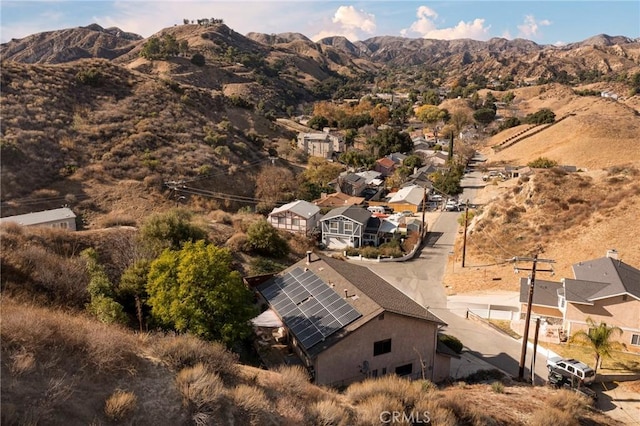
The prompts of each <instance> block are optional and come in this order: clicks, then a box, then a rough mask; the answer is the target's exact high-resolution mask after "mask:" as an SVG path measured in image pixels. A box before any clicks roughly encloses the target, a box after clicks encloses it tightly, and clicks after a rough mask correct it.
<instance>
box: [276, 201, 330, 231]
mask: <svg viewBox="0 0 640 426" xmlns="http://www.w3.org/2000/svg"><path fill="white" fill-rule="evenodd" d="M320 216H321V215H320V208H319V207H318V206H316V205H315V204H311V203H310V202H308V201H304V200H297V201H293V202H291V203H288V204H285V205H283V206H281V207H276V208H274V209H273V211H271V213H269V216H268V219H267V220H268V221H269V223H270V224H271V225H272V226H273V227H274V228H276V229H282V230H285V231H290V232H300V233H305V234H307V233H309V232H311V231H313V229H315V227H316V226H317V225H318V220H319V219H320Z"/></svg>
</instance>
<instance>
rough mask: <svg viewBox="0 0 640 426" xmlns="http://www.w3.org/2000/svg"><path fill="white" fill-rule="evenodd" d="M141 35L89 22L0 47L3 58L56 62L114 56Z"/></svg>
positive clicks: (118, 54)
mask: <svg viewBox="0 0 640 426" xmlns="http://www.w3.org/2000/svg"><path fill="white" fill-rule="evenodd" d="M142 40H143V37H142V36H139V35H137V34H133V33H127V32H124V31H122V30H120V29H119V28H106V29H105V28H102V27H101V26H100V25H97V24H91V25H88V26H86V27H77V28H68V29H64V30H58V31H47V32H44V33H38V34H33V35H30V36H28V37H25V38H22V39H20V40H16V39H13V40H11V41H10V42H8V43H4V44H2V46H1V47H0V56H2V58H3V59H7V60H11V61H16V62H24V63H27V64H59V63H63V62H71V61H75V60H78V59H85V58H103V59H115V58H117V57H119V56H122V55H124V54H125V53H127V52H129V51H130V50H131V49H133V48H134V47H135V46H136V45H137V44H139V43H140V42H141V41H142Z"/></svg>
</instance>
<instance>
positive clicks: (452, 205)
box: [444, 200, 460, 212]
mask: <svg viewBox="0 0 640 426" xmlns="http://www.w3.org/2000/svg"><path fill="white" fill-rule="evenodd" d="M444 209H445V210H446V211H448V212H457V211H458V210H460V209H459V208H458V202H457V201H456V200H448V201H447V203H446V204H445V205H444Z"/></svg>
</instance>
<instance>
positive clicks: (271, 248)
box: [247, 219, 289, 257]
mask: <svg viewBox="0 0 640 426" xmlns="http://www.w3.org/2000/svg"><path fill="white" fill-rule="evenodd" d="M247 242H248V243H249V246H250V247H251V249H252V250H254V251H256V252H257V253H260V254H264V255H265V256H273V257H282V256H286V255H287V254H288V253H289V246H288V244H287V242H286V241H285V240H284V239H283V238H282V237H281V236H280V234H278V231H277V230H276V229H275V228H274V227H273V226H271V224H270V223H269V222H267V221H266V220H265V219H260V220H258V221H256V222H254V223H252V224H251V225H250V226H249V228H248V229H247Z"/></svg>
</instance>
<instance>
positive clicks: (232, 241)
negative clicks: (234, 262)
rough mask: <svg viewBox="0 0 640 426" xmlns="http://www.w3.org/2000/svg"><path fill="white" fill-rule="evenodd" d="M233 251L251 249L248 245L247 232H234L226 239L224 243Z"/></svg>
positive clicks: (240, 251)
mask: <svg viewBox="0 0 640 426" xmlns="http://www.w3.org/2000/svg"><path fill="white" fill-rule="evenodd" d="M224 246H225V247H227V248H228V249H229V250H231V251H233V252H234V253H242V252H248V251H250V250H251V246H250V245H249V242H248V238H247V234H245V233H244V232H238V233H235V234H233V235H232V236H231V238H229V239H228V240H227V242H226V243H225V245H224Z"/></svg>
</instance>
